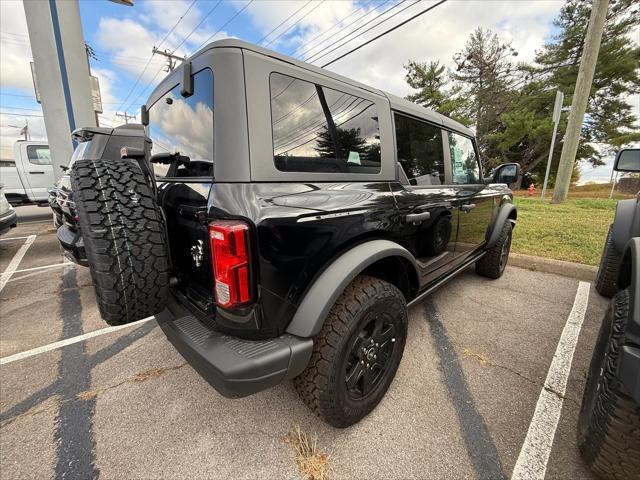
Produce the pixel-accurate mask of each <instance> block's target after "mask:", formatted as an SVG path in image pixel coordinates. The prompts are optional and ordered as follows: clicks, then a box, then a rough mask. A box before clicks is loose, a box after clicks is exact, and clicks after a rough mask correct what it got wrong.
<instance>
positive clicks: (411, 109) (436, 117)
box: [150, 38, 474, 137]
mask: <svg viewBox="0 0 640 480" xmlns="http://www.w3.org/2000/svg"><path fill="white" fill-rule="evenodd" d="M212 48H241V49H243V50H249V51H252V52H255V53H258V54H260V55H265V56H267V57H271V58H273V59H276V60H279V61H281V62H285V63H289V64H292V65H295V66H297V67H300V68H304V69H306V70H309V71H312V72H314V73H317V74H319V75H323V76H325V77H328V78H331V79H333V80H336V81H339V82H343V83H346V84H348V85H351V86H353V87H356V88H361V89H363V90H366V91H369V92H371V93H375V94H378V95H381V96H383V97H386V98H387V99H388V100H389V103H390V105H391V108H392V109H393V110H399V111H401V112H405V113H408V114H410V115H415V116H416V117H419V118H423V119H425V120H428V121H431V122H433V123H437V124H440V125H443V126H445V127H446V128H449V129H451V130H456V131H458V132H460V133H462V134H464V135H468V136H470V137H473V136H474V133H473V131H472V130H471V129H469V128H467V127H465V126H464V125H462V124H461V123H459V122H456V121H455V120H452V119H450V118H449V117H445V116H444V115H442V114H440V113H438V112H435V111H433V110H431V109H428V108H425V107H421V106H420V105H418V104H416V103H413V102H410V101H408V100H405V99H404V98H401V97H398V96H396V95H393V94H391V93H387V92H384V91H382V90H379V89H377V88H373V87H370V86H369V85H365V84H364V83H360V82H357V81H355V80H352V79H350V78H347V77H343V76H342V75H339V74H337V73H333V72H331V71H329V70H326V69H324V68H320V67H317V66H315V65H312V64H310V63H307V62H303V61H300V60H296V59H295V58H293V57H289V56H288V55H283V54H281V53H278V52H274V51H273V50H269V49H267V48H263V47H260V46H258V45H254V44H252V43H249V42H245V41H244V40H238V39H235V38H227V39H222V40H216V41H215V42H211V43H209V44H208V45H206V46H205V47H203V48H201V49H200V50H198V51H197V52H196V53H195V54H193V55H192V56H191V57H189V58H187V60H191V59H192V58H195V57H197V56H199V55H200V54H202V53H203V52H205V51H207V50H209V49H212ZM176 73H177V72H176ZM170 76H171V75H170ZM162 83H164V81H163V82H161V85H162ZM157 88H158V87H156V89H157ZM155 93H156V90H154V91H153V92H152V94H151V95H150V98H151V97H153V96H154V95H155Z"/></svg>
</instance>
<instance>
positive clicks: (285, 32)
mask: <svg viewBox="0 0 640 480" xmlns="http://www.w3.org/2000/svg"><path fill="white" fill-rule="evenodd" d="M324 1H325V0H320V1H319V2H318V3H316V6H315V7H313V8H312V9H311V10H309V11H308V12H307V13H305V14H304V15H303V16H302V17H300V18H299V19H298V20H296V21H295V22H294V23H293V24H292V25H291V26H290V27H289V28H287V29H286V30H285V31H284V32H282V33H281V34H280V35H278V36H277V37H275V38H272V39H271V40H269V41H268V42H267V43H266V44H265V45H264V46H265V47H268V46H269V45H271V44H272V43H273V42H275V41H276V40H277V39H279V38H281V37H283V36H284V35H286V34H287V33H289V32H290V31H291V29H292V28H293V27H295V26H296V25H297V24H299V23H300V22H301V21H302V20H304V19H305V18H307V16H309V14H310V13H311V12H313V11H314V10H315V9H316V8H318V7H319V6H320V5H322V4H323V3H324Z"/></svg>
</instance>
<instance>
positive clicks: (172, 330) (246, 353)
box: [156, 296, 313, 398]
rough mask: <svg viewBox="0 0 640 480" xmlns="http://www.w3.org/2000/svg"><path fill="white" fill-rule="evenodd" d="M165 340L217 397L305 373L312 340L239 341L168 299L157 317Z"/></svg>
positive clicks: (286, 337) (289, 337) (240, 393)
mask: <svg viewBox="0 0 640 480" xmlns="http://www.w3.org/2000/svg"><path fill="white" fill-rule="evenodd" d="M156 319H157V321H158V324H159V325H160V327H161V328H162V330H163V331H164V333H165V335H166V336H167V338H168V339H169V341H170V342H171V343H172V344H173V345H174V346H175V347H176V349H177V350H178V351H179V352H180V354H181V355H182V356H183V357H184V358H185V360H187V362H188V363H189V364H190V365H191V366H192V367H193V368H194V369H195V370H196V371H197V372H198V373H199V374H200V375H201V376H202V377H203V378H204V379H205V380H206V381H207V382H209V384H210V385H211V386H213V387H214V388H215V389H216V390H217V391H218V392H219V393H220V394H222V395H224V396H225V397H228V398H238V397H244V396H247V395H251V394H253V393H257V392H259V391H261V390H265V389H267V388H270V387H273V386H275V385H277V384H279V383H280V382H282V381H284V380H287V379H290V378H293V377H295V376H297V375H299V374H300V373H302V371H303V370H304V369H305V367H306V366H307V364H308V363H309V359H310V358H311V350H312V347H313V341H312V340H311V339H308V338H300V337H296V336H293V335H288V334H285V335H282V336H281V337H278V338H272V339H269V340H259V341H250V340H241V339H239V338H236V337H231V336H228V335H225V334H223V333H220V332H217V331H215V330H214V329H213V328H212V327H211V326H209V325H206V324H205V323H204V322H202V321H200V320H198V319H197V318H196V317H195V316H194V315H193V314H192V313H191V312H190V311H189V310H187V309H186V308H184V307H183V306H182V305H180V304H179V303H178V302H177V300H176V299H175V298H174V297H173V296H171V299H170V301H169V305H168V306H167V308H165V310H164V311H162V312H161V313H160V314H158V315H156Z"/></svg>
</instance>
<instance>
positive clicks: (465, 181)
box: [449, 132, 480, 185]
mask: <svg viewBox="0 0 640 480" xmlns="http://www.w3.org/2000/svg"><path fill="white" fill-rule="evenodd" d="M449 151H450V152H451V169H452V174H453V184H454V185H469V184H475V183H480V166H479V165H478V157H477V156H476V151H475V149H474V148H473V142H472V141H471V139H470V138H467V137H463V136H462V135H458V134H457V133H453V132H449Z"/></svg>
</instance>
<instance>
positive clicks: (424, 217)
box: [406, 212, 431, 225]
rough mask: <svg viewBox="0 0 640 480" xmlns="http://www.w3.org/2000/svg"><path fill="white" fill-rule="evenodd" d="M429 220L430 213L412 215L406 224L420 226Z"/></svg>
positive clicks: (408, 217)
mask: <svg viewBox="0 0 640 480" xmlns="http://www.w3.org/2000/svg"><path fill="white" fill-rule="evenodd" d="M429 218H431V213H430V212H420V213H410V214H409V215H407V217H406V222H407V223H413V224H414V225H418V224H419V223H420V222H422V221H423V220H428V219H429Z"/></svg>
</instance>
